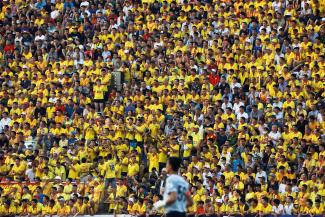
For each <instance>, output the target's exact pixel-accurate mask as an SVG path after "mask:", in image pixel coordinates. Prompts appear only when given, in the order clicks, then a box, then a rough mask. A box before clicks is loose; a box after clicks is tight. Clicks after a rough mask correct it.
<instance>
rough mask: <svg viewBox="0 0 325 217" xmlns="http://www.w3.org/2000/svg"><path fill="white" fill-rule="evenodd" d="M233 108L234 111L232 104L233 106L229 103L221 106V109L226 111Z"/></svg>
mask: <svg viewBox="0 0 325 217" xmlns="http://www.w3.org/2000/svg"><path fill="white" fill-rule="evenodd" d="M228 107H229V108H231V109H232V104H231V102H228V103H222V105H221V108H222V109H223V110H224V111H225V110H226V108H228Z"/></svg>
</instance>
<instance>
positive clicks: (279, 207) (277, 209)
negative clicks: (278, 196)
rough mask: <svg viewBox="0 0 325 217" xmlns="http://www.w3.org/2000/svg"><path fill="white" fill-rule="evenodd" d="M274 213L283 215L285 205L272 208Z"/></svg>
mask: <svg viewBox="0 0 325 217" xmlns="http://www.w3.org/2000/svg"><path fill="white" fill-rule="evenodd" d="M272 211H273V212H274V213H275V214H283V211H284V210H283V205H282V204H280V205H279V206H278V207H276V206H273V207H272Z"/></svg>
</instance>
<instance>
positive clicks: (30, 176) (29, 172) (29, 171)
mask: <svg viewBox="0 0 325 217" xmlns="http://www.w3.org/2000/svg"><path fill="white" fill-rule="evenodd" d="M25 175H26V176H27V177H28V179H29V181H34V178H35V174H34V171H33V169H32V168H29V169H27V170H26V172H25Z"/></svg>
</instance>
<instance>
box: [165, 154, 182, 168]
mask: <svg viewBox="0 0 325 217" xmlns="http://www.w3.org/2000/svg"><path fill="white" fill-rule="evenodd" d="M168 162H169V164H170V166H171V167H172V169H173V171H178V169H179V168H180V166H181V161H180V159H179V158H177V157H170V158H169V159H168Z"/></svg>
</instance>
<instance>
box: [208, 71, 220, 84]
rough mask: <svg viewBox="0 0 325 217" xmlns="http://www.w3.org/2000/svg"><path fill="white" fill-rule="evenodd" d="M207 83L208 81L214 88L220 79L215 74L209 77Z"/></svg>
mask: <svg viewBox="0 0 325 217" xmlns="http://www.w3.org/2000/svg"><path fill="white" fill-rule="evenodd" d="M209 81H210V84H212V85H213V86H216V85H217V84H218V83H219V81H220V77H219V75H217V74H215V75H214V74H210V75H209Z"/></svg>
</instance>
